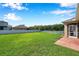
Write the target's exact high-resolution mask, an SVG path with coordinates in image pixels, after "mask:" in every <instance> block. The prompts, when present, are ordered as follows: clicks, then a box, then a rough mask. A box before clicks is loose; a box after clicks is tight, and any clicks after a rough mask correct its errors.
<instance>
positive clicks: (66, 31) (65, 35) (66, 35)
mask: <svg viewBox="0 0 79 59" xmlns="http://www.w3.org/2000/svg"><path fill="white" fill-rule="evenodd" d="M64 37H68V27H67V24H64Z"/></svg>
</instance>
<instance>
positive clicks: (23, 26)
mask: <svg viewBox="0 0 79 59" xmlns="http://www.w3.org/2000/svg"><path fill="white" fill-rule="evenodd" d="M13 29H27V27H26V26H25V25H18V26H15V27H13Z"/></svg>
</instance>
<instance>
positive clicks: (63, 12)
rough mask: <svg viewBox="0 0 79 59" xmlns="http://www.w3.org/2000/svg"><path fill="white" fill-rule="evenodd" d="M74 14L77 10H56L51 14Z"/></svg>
mask: <svg viewBox="0 0 79 59" xmlns="http://www.w3.org/2000/svg"><path fill="white" fill-rule="evenodd" d="M72 12H75V10H54V11H51V12H49V13H50V14H70V13H72Z"/></svg>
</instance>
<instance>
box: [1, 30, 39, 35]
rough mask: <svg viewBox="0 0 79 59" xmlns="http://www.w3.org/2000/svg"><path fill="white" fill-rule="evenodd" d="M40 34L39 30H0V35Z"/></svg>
mask: <svg viewBox="0 0 79 59" xmlns="http://www.w3.org/2000/svg"><path fill="white" fill-rule="evenodd" d="M29 32H40V30H0V34H13V33H29Z"/></svg>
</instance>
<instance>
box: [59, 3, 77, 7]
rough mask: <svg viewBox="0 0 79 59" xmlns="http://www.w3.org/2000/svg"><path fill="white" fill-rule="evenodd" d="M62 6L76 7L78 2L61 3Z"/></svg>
mask: <svg viewBox="0 0 79 59" xmlns="http://www.w3.org/2000/svg"><path fill="white" fill-rule="evenodd" d="M60 6H61V7H69V8H74V7H76V4H75V3H60Z"/></svg>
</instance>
